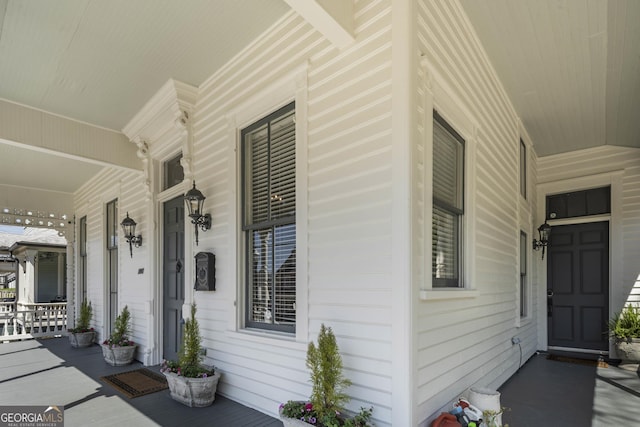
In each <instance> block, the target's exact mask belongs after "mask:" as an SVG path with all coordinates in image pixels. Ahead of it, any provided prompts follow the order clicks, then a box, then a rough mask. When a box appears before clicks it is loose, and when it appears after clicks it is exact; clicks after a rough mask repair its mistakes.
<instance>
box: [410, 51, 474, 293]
mask: <svg viewBox="0 0 640 427" xmlns="http://www.w3.org/2000/svg"><path fill="white" fill-rule="evenodd" d="M421 67H422V72H423V75H424V83H425V84H424V85H423V87H422V89H423V90H422V93H423V99H422V107H423V108H422V122H423V129H424V136H423V138H424V152H425V156H424V170H425V173H424V183H425V185H424V224H425V226H424V231H423V233H424V235H423V239H422V240H423V242H424V243H423V245H424V246H423V263H424V264H423V265H424V273H423V276H424V280H423V284H422V287H421V289H420V299H422V300H441V299H457V298H475V297H477V296H478V295H479V293H478V290H477V289H476V284H475V283H476V282H475V279H476V273H475V256H474V252H475V240H476V239H475V234H476V225H475V218H476V203H475V193H476V188H475V182H476V163H477V155H476V151H477V141H478V133H479V129H480V126H479V125H478V122H477V120H476V119H475V117H474V116H473V114H472V113H471V112H470V110H469V109H468V108H467V106H466V104H465V103H464V102H463V100H462V99H461V98H460V97H459V96H458V95H457V92H456V91H455V90H453V89H452V88H451V87H450V86H448V84H447V83H446V80H445V79H444V78H442V77H441V76H440V75H439V74H438V73H437V72H436V71H435V67H433V66H431V64H429V61H428V60H427V59H426V58H423V59H422V61H421ZM434 110H436V111H437V112H438V114H439V115H440V116H441V117H442V118H443V119H444V120H445V121H446V122H447V123H448V124H449V126H451V127H452V128H453V129H455V131H456V132H457V133H458V134H459V135H460V136H461V137H462V139H464V141H465V158H464V172H463V174H464V214H463V216H462V224H461V245H462V251H461V260H460V266H461V277H460V280H461V282H462V283H461V286H460V287H456V288H434V287H433V279H432V271H431V270H432V261H431V260H432V258H431V251H432V248H431V244H432V229H431V224H432V220H433V120H434V118H433V111H434Z"/></svg>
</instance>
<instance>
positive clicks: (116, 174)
mask: <svg viewBox="0 0 640 427" xmlns="http://www.w3.org/2000/svg"><path fill="white" fill-rule="evenodd" d="M141 183H142V174H141V173H136V172H127V171H122V170H119V171H118V170H109V169H105V170H104V171H103V172H101V173H100V174H98V175H96V176H95V177H94V179H92V180H91V181H90V182H88V183H87V184H85V185H84V186H83V187H82V188H81V189H80V190H79V191H78V192H77V193H76V198H75V210H76V212H77V213H78V216H76V222H77V221H79V219H80V217H81V216H85V215H86V217H87V298H88V300H89V301H90V302H91V304H92V306H93V320H92V323H91V324H92V326H93V327H95V328H96V330H97V332H98V336H99V338H100V339H104V336H105V334H106V333H107V332H108V331H106V329H105V325H106V323H105V322H106V321H107V313H106V312H105V307H106V306H105V303H106V298H107V296H108V295H107V293H106V292H107V291H106V289H105V286H106V267H105V252H106V239H105V235H106V228H105V218H106V204H107V203H108V202H110V201H111V200H113V199H118V218H117V222H118V223H120V222H121V221H122V219H123V218H124V217H125V215H126V212H127V211H128V212H129V215H130V216H131V217H132V218H134V219H135V221H136V222H137V223H139V224H141V225H142V224H148V223H149V218H147V216H146V210H145V205H144V203H141V201H142V200H144V197H143V187H142V185H141ZM139 231H141V233H142V234H145V232H144V231H142V230H139ZM118 234H119V236H120V239H119V242H118V259H119V262H118V276H119V277H118V303H119V310H120V309H122V307H124V305H128V306H129V310H130V311H131V316H132V327H133V334H132V336H133V340H134V341H136V342H137V343H139V344H140V345H141V347H140V350H139V351H140V352H141V353H139V356H138V357H139V358H140V359H141V360H142V361H144V356H143V355H144V354H145V353H146V352H147V351H149V335H148V333H149V316H150V315H151V314H150V313H149V310H148V309H147V307H148V306H149V301H150V299H151V298H152V296H151V295H152V294H151V293H150V283H149V279H148V274H149V266H148V259H149V256H148V251H149V247H148V246H146V245H144V244H143V245H142V247H140V248H134V252H133V258H131V257H130V255H129V246H128V245H127V243H126V241H125V240H124V238H123V237H122V230H118ZM139 268H143V269H144V272H143V274H140V275H139V274H138V269H139ZM76 283H77V280H76ZM76 297H77V296H76ZM76 310H77V308H76Z"/></svg>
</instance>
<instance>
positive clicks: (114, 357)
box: [102, 305, 137, 366]
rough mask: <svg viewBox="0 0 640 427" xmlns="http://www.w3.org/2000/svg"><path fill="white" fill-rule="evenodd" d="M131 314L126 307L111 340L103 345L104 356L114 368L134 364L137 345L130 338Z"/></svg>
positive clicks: (117, 320)
mask: <svg viewBox="0 0 640 427" xmlns="http://www.w3.org/2000/svg"><path fill="white" fill-rule="evenodd" d="M130 334H131V313H130V312H129V307H128V306H126V305H125V306H124V308H123V309H122V311H121V312H120V314H119V315H118V317H116V321H115V323H114V325H113V330H112V331H111V335H110V336H109V338H107V339H106V340H104V341H103V343H102V356H103V357H104V360H105V362H107V363H108V364H110V365H112V366H124V365H128V364H130V363H131V362H133V357H134V355H135V353H136V348H137V345H136V343H134V342H133V341H132V340H131V339H130V338H129V335H130Z"/></svg>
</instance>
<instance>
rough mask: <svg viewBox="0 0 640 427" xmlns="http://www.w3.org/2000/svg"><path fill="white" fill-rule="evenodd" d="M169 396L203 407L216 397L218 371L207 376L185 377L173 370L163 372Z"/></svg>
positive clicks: (189, 404) (191, 405)
mask: <svg viewBox="0 0 640 427" xmlns="http://www.w3.org/2000/svg"><path fill="white" fill-rule="evenodd" d="M163 374H164V376H165V377H166V378H167V385H168V386H169V391H170V394H171V398H172V399H174V400H176V401H178V402H180V403H182V404H183V405H187V406H190V407H198V408H200V407H204V406H209V405H211V404H212V403H213V401H214V400H215V398H216V390H217V388H218V380H220V372H218V371H217V370H216V372H215V374H213V375H211V376H209V377H207V378H185V377H183V376H182V375H178V374H176V373H174V372H163Z"/></svg>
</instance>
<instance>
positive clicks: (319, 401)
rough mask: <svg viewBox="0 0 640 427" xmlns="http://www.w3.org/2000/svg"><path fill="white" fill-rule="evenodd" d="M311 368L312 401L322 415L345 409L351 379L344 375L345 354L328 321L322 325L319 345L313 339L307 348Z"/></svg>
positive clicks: (308, 364)
mask: <svg viewBox="0 0 640 427" xmlns="http://www.w3.org/2000/svg"><path fill="white" fill-rule="evenodd" d="M307 368H309V370H310V371H311V384H312V391H311V403H312V404H313V408H314V409H315V410H316V412H317V414H318V418H320V419H323V418H325V417H326V416H328V415H330V414H335V413H336V412H338V413H340V412H342V411H343V406H344V404H345V403H347V402H348V401H349V396H348V395H347V394H346V393H345V392H344V390H345V389H346V388H347V387H349V386H350V385H351V381H350V380H349V379H347V378H345V377H344V375H343V374H342V357H341V356H340V352H339V351H338V344H337V343H336V337H335V335H333V331H332V330H331V328H327V327H325V326H324V324H323V325H322V326H320V333H319V334H318V346H317V347H316V346H315V344H314V343H313V342H310V343H309V346H308V348H307Z"/></svg>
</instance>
